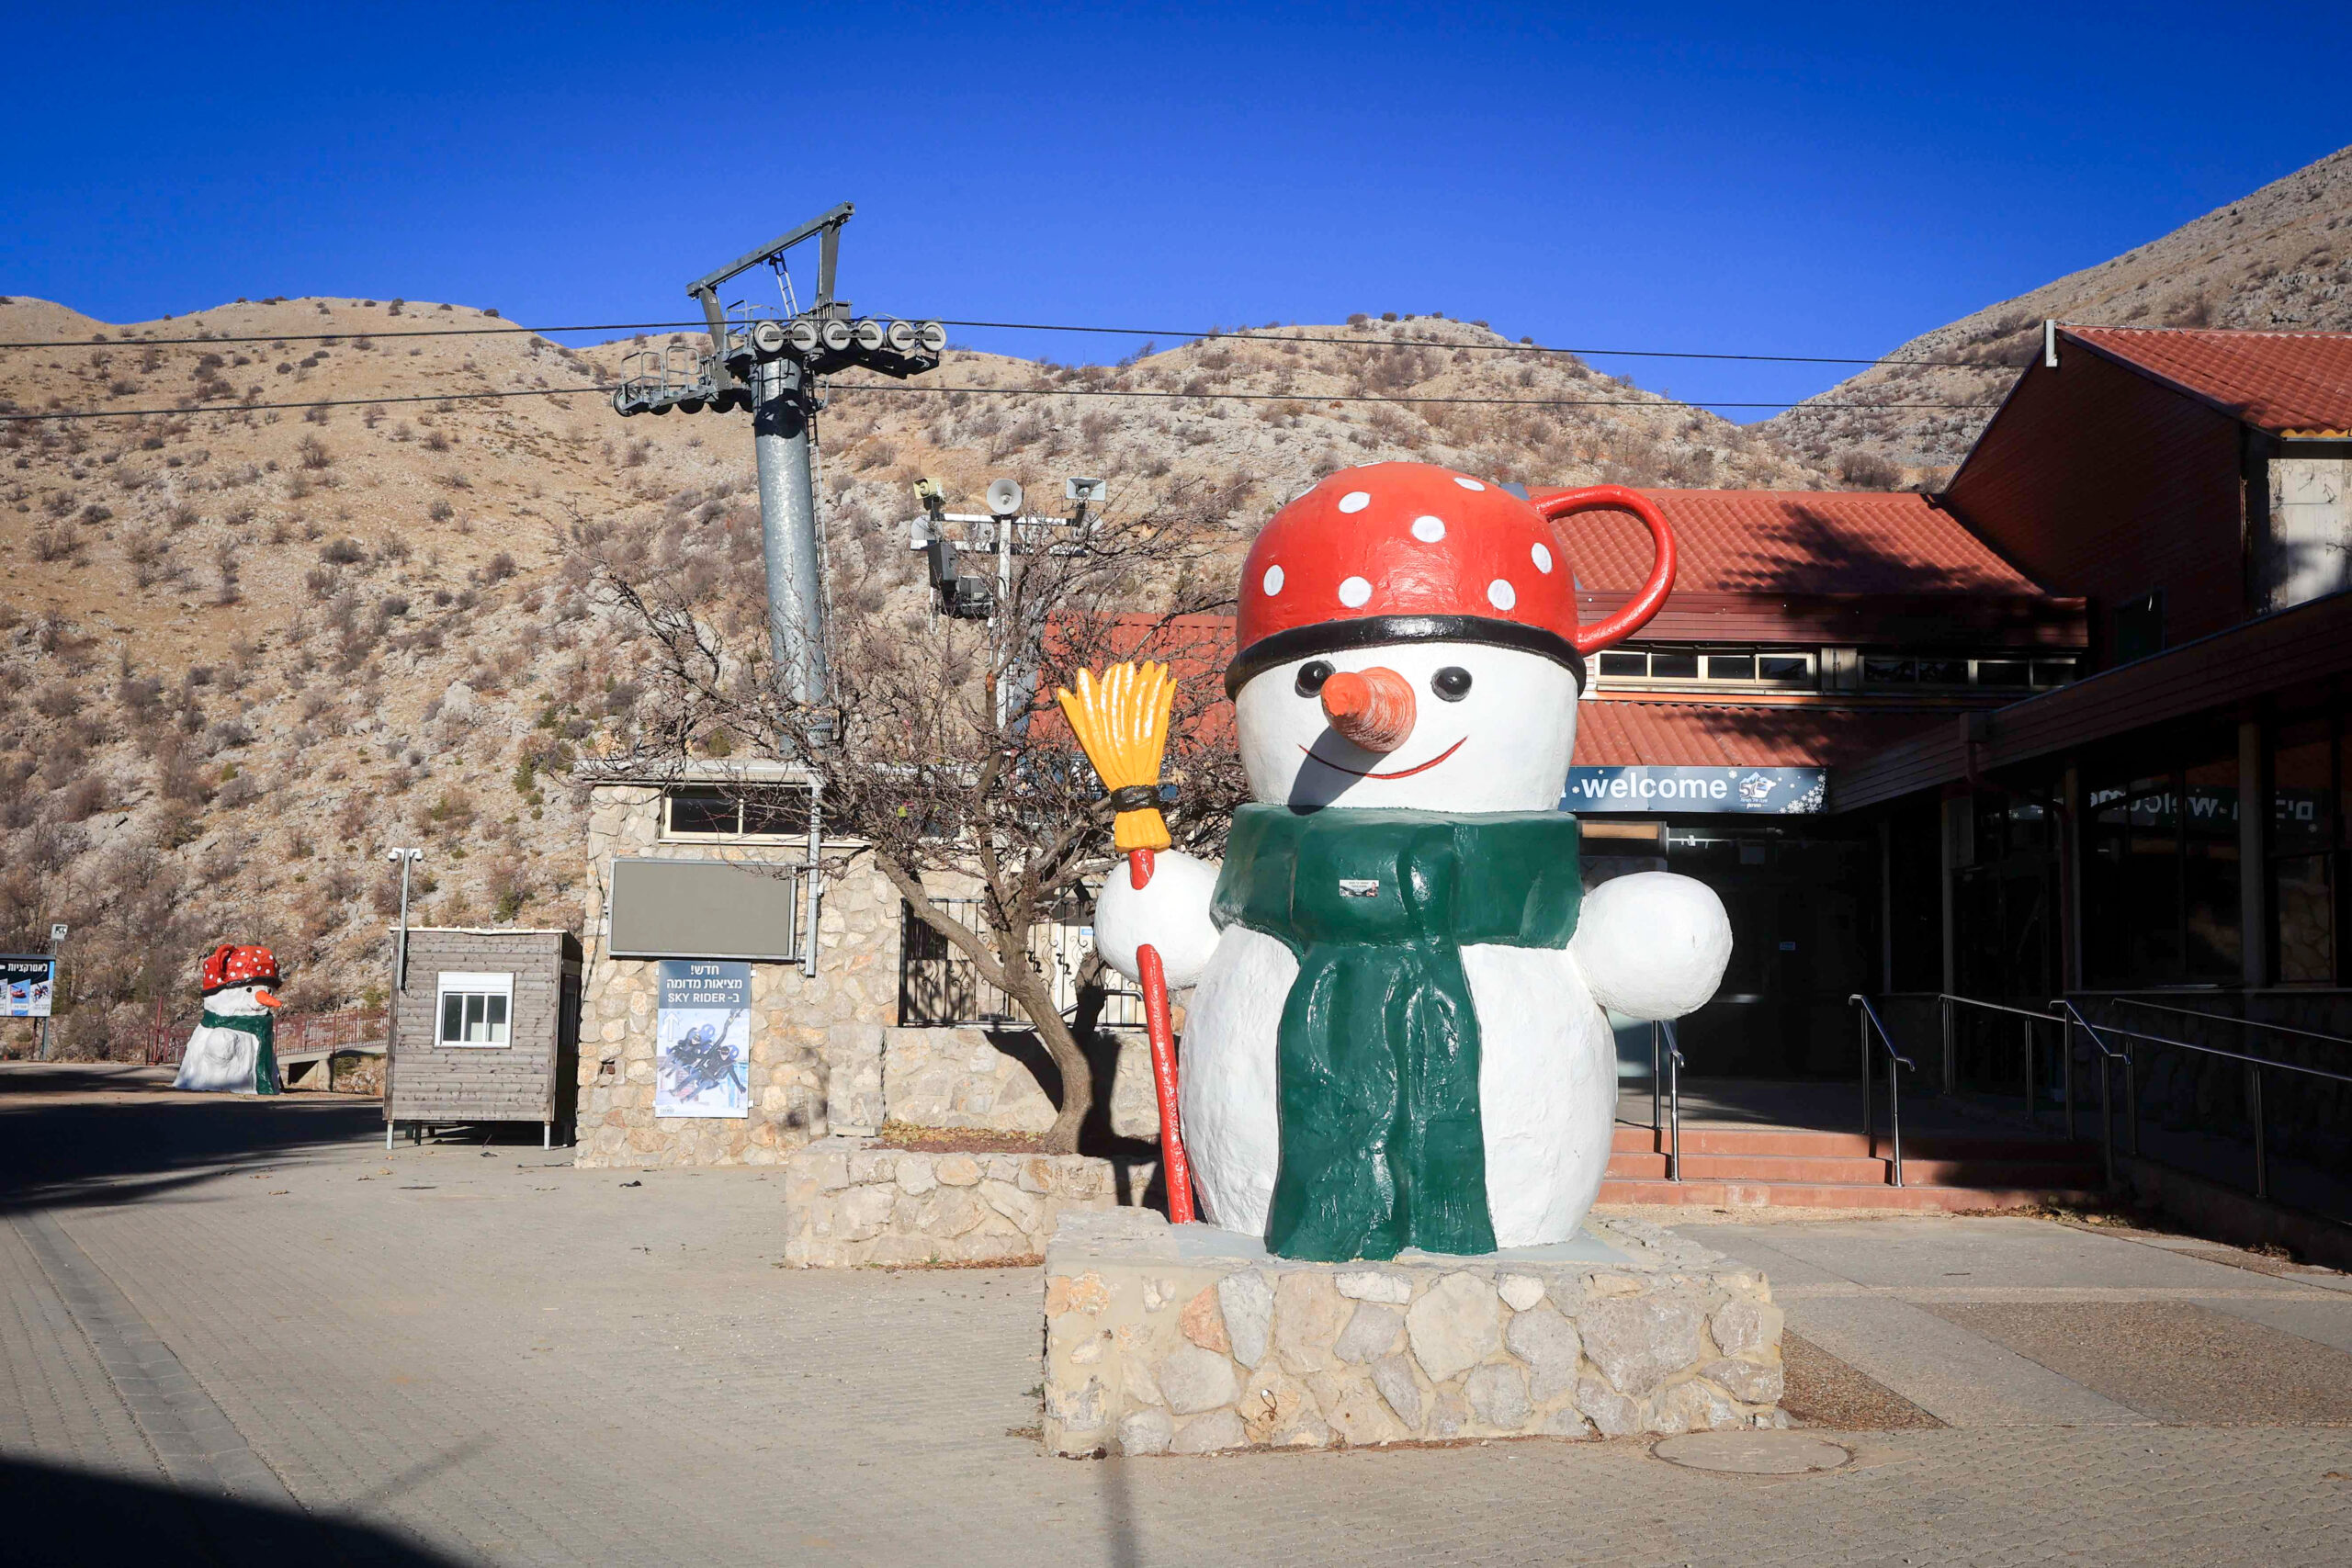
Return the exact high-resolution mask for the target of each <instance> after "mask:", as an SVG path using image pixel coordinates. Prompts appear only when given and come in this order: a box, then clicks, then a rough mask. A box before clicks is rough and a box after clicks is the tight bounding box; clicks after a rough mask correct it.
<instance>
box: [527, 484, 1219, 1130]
mask: <svg viewBox="0 0 2352 1568" xmlns="http://www.w3.org/2000/svg"><path fill="white" fill-rule="evenodd" d="M691 529H692V520H691V519H687V518H682V517H678V516H675V515H673V517H672V519H671V520H670V521H669V522H668V523H667V524H665V525H662V526H661V527H660V528H659V530H658V531H657V532H656V533H654V534H653V536H651V537H650V538H649V537H646V536H642V535H640V536H636V537H630V536H628V535H627V534H626V532H625V531H623V530H619V529H615V528H610V527H605V526H598V525H582V524H581V523H580V522H579V521H578V520H577V519H575V521H574V525H573V529H572V540H573V547H574V548H575V549H576V550H578V551H579V552H581V554H582V557H583V558H585V559H586V560H587V561H588V562H589V563H590V570H592V572H593V577H594V582H595V583H596V585H597V587H598V589H599V590H600V591H601V592H602V594H603V595H604V596H605V598H606V599H607V601H608V603H609V604H611V605H612V606H613V607H614V608H615V609H616V612H617V613H618V617H619V619H620V622H621V624H622V626H624V628H629V629H632V630H633V631H634V632H636V633H638V634H641V636H642V638H643V640H644V641H646V642H648V643H650V649H649V651H648V653H647V654H646V657H645V661H644V671H645V673H644V675H643V677H642V683H643V684H644V686H645V688H646V700H643V701H640V702H639V704H638V705H637V708H636V713H637V715H638V716H639V728H638V730H637V733H636V736H635V743H636V746H637V755H636V757H635V758H634V759H633V764H634V765H637V766H639V767H643V766H646V765H648V764H650V765H652V766H653V767H655V768H656V769H657V770H658V769H659V768H660V767H661V766H662V764H663V763H664V762H671V763H675V764H677V765H678V766H677V772H678V773H680V774H681V775H683V774H684V772H685V769H684V763H686V762H687V761H688V760H689V759H692V758H694V757H696V756H697V755H699V756H701V757H704V758H707V757H709V756H711V755H713V754H714V753H723V754H724V755H725V756H727V757H728V758H729V759H730V761H742V760H744V759H745V758H746V757H748V756H764V757H768V758H781V759H808V760H811V761H813V762H814V764H815V770H816V772H817V773H818V775H819V776H820V780H821V795H820V800H821V804H822V808H823V818H824V824H825V831H826V837H827V838H828V839H835V838H839V839H842V840H854V842H855V844H856V846H857V847H856V848H855V849H854V850H852V851H850V852H846V853H834V854H831V855H829V856H828V857H827V858H826V861H825V863H824V865H823V867H822V874H823V875H825V876H826V877H828V878H829V879H831V878H838V877H840V876H841V875H842V874H844V873H845V872H847V871H849V870H850V869H851V868H852V867H853V866H854V865H856V864H858V863H860V862H862V861H864V860H865V859H867V858H869V857H870V859H871V861H872V863H873V864H874V866H875V867H876V868H877V869H878V870H879V871H880V872H881V873H882V874H883V875H884V876H885V877H886V878H888V881H889V882H890V884H891V886H894V887H895V888H897V889H898V891H899V894H900V895H901V896H902V897H904V898H905V900H906V903H907V907H908V908H910V909H911V910H912V911H913V912H914V915H915V917H916V918H917V919H921V920H922V922H923V923H924V924H925V925H926V926H928V927H930V928H931V930H933V931H936V932H938V933H939V935H940V936H942V937H943V938H944V939H945V940H946V941H947V942H949V943H951V944H952V945H953V946H954V948H955V949H956V951H957V952H958V953H961V954H963V955H964V956H965V957H967V958H968V959H969V960H970V961H971V964H972V967H973V969H974V970H975V971H976V972H977V974H978V976H979V978H980V979H981V980H982V981H984V982H985V983H986V984H988V985H989V986H992V987H996V988H997V989H999V990H1001V991H1002V992H1003V993H1004V994H1005V995H1006V996H1007V997H1009V998H1012V1002H1013V1003H1014V1004H1015V1005H1016V1006H1017V1007H1018V1008H1019V1009H1020V1010H1021V1011H1022V1012H1023V1014H1025V1015H1026V1016H1027V1018H1028V1019H1029V1021H1031V1023H1032V1024H1033V1025H1034V1026H1035V1029H1036V1031H1037V1033H1038V1036H1039V1038H1040V1040H1041V1041H1042V1042H1043V1043H1044V1044H1045V1047H1046V1051H1047V1052H1048V1053H1049V1054H1050V1055H1051V1056H1052V1058H1053V1061H1054V1064H1055V1066H1056V1067H1057V1068H1058V1069H1059V1071H1060V1075H1061V1089H1062V1094H1061V1106H1060V1111H1059V1114H1058V1116H1057V1119H1056V1121H1055V1122H1054V1126H1053V1128H1052V1130H1051V1131H1050V1132H1049V1133H1048V1134H1046V1148H1047V1150H1048V1151H1049V1152H1055V1153H1069V1152H1071V1151H1073V1150H1075V1149H1076V1147H1077V1145H1078V1134H1079V1127H1080V1122H1082V1121H1083V1120H1084V1119H1085V1116H1086V1113H1087V1111H1088V1110H1089V1109H1090V1107H1091V1102H1092V1100H1093V1093H1094V1089H1093V1077H1092V1071H1091V1066H1090V1065H1089V1062H1088V1058H1087V1056H1086V1054H1085V1052H1084V1051H1083V1050H1082V1049H1081V1048H1080V1040H1079V1035H1078V1031H1077V1029H1076V1028H1075V1027H1074V1026H1073V1021H1072V1020H1071V1019H1069V1018H1066V1017H1065V1016H1064V1015H1063V1014H1062V1012H1061V1011H1060V1010H1059V1009H1058V1007H1057V1004H1056V1000H1055V997H1054V989H1053V984H1052V980H1051V977H1050V976H1048V974H1047V973H1046V967H1045V965H1044V964H1042V963H1041V962H1040V957H1039V954H1038V953H1037V950H1036V940H1035V939H1036V937H1037V935H1038V933H1039V931H1040V929H1041V928H1042V927H1044V926H1046V925H1047V924H1049V923H1051V922H1053V921H1055V920H1057V919H1060V918H1063V917H1065V916H1068V915H1071V914H1075V913H1076V912H1077V911H1078V910H1079V908H1081V907H1082V906H1083V905H1084V904H1085V903H1086V902H1087V887H1086V883H1087V882H1088V880H1089V879H1090V878H1093V877H1099V876H1100V875H1101V874H1103V871H1104V870H1105V869H1106V868H1107V867H1108V865H1109V864H1110V863H1111V858H1112V850H1111V844H1110V827H1111V817H1112V813H1111V810H1110V807H1109V803H1108V802H1107V800H1106V799H1105V798H1104V797H1103V791H1102V789H1101V787H1100V784H1099V781H1097V780H1096V778H1095V776H1094V774H1093V772H1092V770H1091V768H1090V767H1089V766H1088V765H1087V763H1086V761H1085V758H1084V756H1083V755H1082V754H1081V753H1080V750H1079V749H1078V747H1077V744H1076V742H1075V740H1074V739H1073V738H1072V737H1071V736H1070V734H1069V729H1068V728H1067V727H1066V726H1065V724H1064V723H1063V721H1062V718H1061V716H1060V714H1059V713H1058V711H1057V709H1056V708H1055V705H1054V700H1053V692H1054V688H1055V687H1056V686H1057V685H1063V684H1068V683H1069V682H1070V681H1071V680H1072V679H1073V677H1074V675H1075V672H1076V671H1078V670H1080V669H1081V668H1087V669H1099V668H1101V667H1102V666H1103V665H1104V664H1106V663H1110V662H1113V661H1114V660H1122V659H1158V660H1166V661H1167V662H1169V663H1170V666H1171V667H1172V669H1173V670H1174V671H1175V673H1176V675H1177V677H1178V681H1179V688H1178V697H1177V706H1176V711H1175V714H1174V716H1173V721H1172V723H1171V727H1170V728H1171V731H1172V736H1171V741H1170V748H1169V754H1168V758H1167V761H1166V765H1165V768H1164V770H1163V773H1162V783H1163V785H1164V786H1169V787H1170V788H1172V790H1173V795H1174V798H1173V801H1172V803H1171V804H1170V806H1169V807H1167V809H1166V815H1167V818H1168V822H1169V827H1170V832H1171V834H1172V835H1173V837H1174V839H1175V841H1176V847H1177V848H1179V849H1192V850H1206V851H1210V852H1214V850H1215V846H1216V844H1217V843H1219V842H1221V840H1222V839H1223V836H1224V833H1225V830H1226V828H1227V824H1228V822H1229V820H1230V818H1231V815H1232V810H1233V807H1235V805H1237V804H1238V802H1239V800H1240V798H1241V795H1242V781H1241V775H1240V766H1239V761H1238V758H1237V757H1236V756H1235V754H1234V751H1233V748H1232V743H1231V729H1230V725H1231V709H1230V707H1229V706H1228V705H1227V700H1226V697H1225V692H1224V687H1223V683H1222V673H1223V666H1224V662H1225V658H1226V653H1227V648H1226V639H1227V637H1228V636H1229V633H1228V631H1227V623H1226V621H1225V620H1224V618H1223V615H1222V614H1220V612H1224V611H1227V609H1228V608H1229V606H1230V603H1231V591H1230V588H1229V586H1228V584H1229V583H1230V582H1231V581H1232V572H1233V562H1232V554H1233V549H1234V536H1233V535H1232V534H1231V533H1230V531H1229V530H1227V528H1226V527H1225V526H1224V525H1223V523H1222V519H1221V517H1220V516H1218V515H1216V514H1215V513H1212V512H1211V511H1210V509H1208V508H1207V507H1204V506H1202V505H1200V504H1198V502H1197V500H1196V498H1193V497H1191V496H1188V495H1185V494H1182V493H1179V494H1177V495H1176V496H1175V497H1173V498H1172V499H1168V500H1162V501H1158V502H1153V503H1151V505H1150V506H1149V508H1148V510H1139V511H1137V512H1135V513H1125V512H1122V511H1118V510H1114V511H1112V512H1111V513H1108V514H1106V515H1102V516H1098V517H1096V518H1094V519H1093V520H1092V521H1091V525H1088V526H1086V527H1083V528H1057V529H1053V530H1050V531H1046V530H1040V536H1039V537H1036V538H1034V539H1027V538H1024V539H1023V540H1021V541H1020V542H1021V544H1022V545H1023V550H1022V552H1021V553H1019V554H1017V555H1016V556H1015V557H1014V558H1013V560H1012V574H1011V583H1010V586H1009V589H1008V590H1007V591H1006V592H1004V593H1003V594H1002V596H1001V603H999V604H997V605H996V610H997V614H996V616H995V618H994V620H993V622H991V623H981V622H978V621H974V620H968V619H957V618H954V617H951V616H948V615H942V614H940V613H939V612H938V611H937V610H936V609H935V608H934V607H933V602H932V595H931V593H930V592H929V589H928V587H927V585H926V584H924V583H922V582H921V581H915V580H914V579H913V577H912V574H911V572H910V570H909V568H908V566H907V564H906V557H907V553H908V552H906V551H905V549H904V547H902V546H900V545H899V544H898V542H897V540H896V539H895V538H888V537H883V536H880V534H879V531H871V532H866V533H864V534H862V535H859V536H850V535H849V531H848V530H847V529H845V528H842V527H838V526H837V527H836V528H835V529H834V530H833V536H832V537H831V538H830V539H829V540H828V542H827V543H828V558H829V569H830V576H829V581H828V588H829V591H830V596H831V602H832V604H833V617H832V623H831V635H830V642H831V646H830V649H829V654H830V658H831V668H832V687H833V689H832V691H831V700H830V701H829V702H828V703H826V704H825V705H822V706H820V707H819V706H806V705H799V704H797V703H795V702H793V701H792V700H791V699H790V698H789V696H788V695H786V692H785V690H784V688H783V684H782V682H780V681H779V679H778V678H777V671H776V669H775V664H774V661H773V660H772V658H771V656H770V650H769V643H768V635H767V626H766V619H765V605H764V600H763V596H762V595H763V579H762V576H761V572H760V569H759V557H758V554H757V537H756V530H755V528H754V527H753V525H752V523H751V520H750V519H749V518H748V517H742V518H739V519H737V520H736V522H735V523H734V524H733V525H731V526H730V530H729V531H730V533H732V534H733V535H734V536H735V537H734V538H733V539H732V540H731V541H729V543H730V545H731V546H732V547H721V548H718V549H715V550H714V549H710V548H707V547H706V548H702V549H696V548H695V547H693V545H692V542H691V541H692V537H693V535H692V532H691ZM1048 535H1049V536H1048ZM747 537H748V542H749V546H750V547H748V548H746V547H743V546H744V543H745V540H746V538H747ZM967 559H968V560H972V561H975V562H983V561H984V562H985V563H986V565H987V566H988V567H989V568H993V567H994V566H995V564H996V561H995V558H994V556H993V555H980V554H977V553H976V554H975V555H973V556H970V557H967ZM989 575H990V577H991V578H993V576H994V573H993V571H992V570H991V571H990V573H989ZM701 766H702V768H705V769H707V766H708V764H707V762H705V763H703V764H701ZM737 787H741V786H737ZM951 889H954V890H959V891H960V890H963V889H969V890H970V893H971V895H972V898H971V903H970V904H969V905H968V906H959V907H964V908H970V909H972V910H973V911H974V918H972V919H968V920H967V919H958V918H957V916H956V911H955V909H953V908H951V907H950V903H949V900H950V899H951V898H953V897H955V894H954V893H953V892H951V891H949V890H951ZM1096 972H1098V971H1096V970H1094V969H1093V968H1092V966H1090V970H1089V973H1088V975H1087V978H1089V979H1090V980H1091V978H1092V977H1093V975H1094V973H1096ZM1092 1011H1093V1010H1092V1009H1090V1008H1086V1007H1081V1008H1080V1009H1079V1010H1078V1012H1079V1013H1080V1015H1081V1016H1089V1015H1091V1012H1092Z"/></svg>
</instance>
